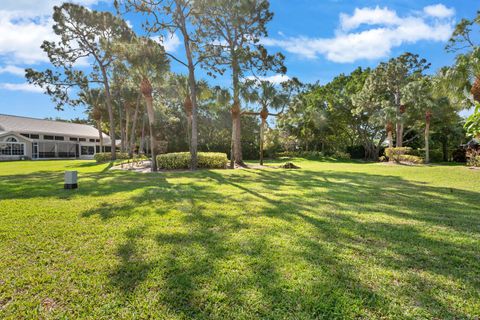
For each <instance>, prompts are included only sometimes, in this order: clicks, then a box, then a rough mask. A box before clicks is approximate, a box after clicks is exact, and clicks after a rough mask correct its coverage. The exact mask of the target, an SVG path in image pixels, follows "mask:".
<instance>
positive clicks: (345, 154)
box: [332, 151, 352, 160]
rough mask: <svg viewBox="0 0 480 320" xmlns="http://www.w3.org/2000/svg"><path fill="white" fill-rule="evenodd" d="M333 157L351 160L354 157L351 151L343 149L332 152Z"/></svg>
mask: <svg viewBox="0 0 480 320" xmlns="http://www.w3.org/2000/svg"><path fill="white" fill-rule="evenodd" d="M332 157H334V158H335V159H338V160H350V159H351V158H352V157H351V156H350V153H348V152H342V151H335V152H334V153H333V154H332Z"/></svg>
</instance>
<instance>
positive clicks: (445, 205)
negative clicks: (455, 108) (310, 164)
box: [83, 170, 480, 318]
mask: <svg viewBox="0 0 480 320" xmlns="http://www.w3.org/2000/svg"><path fill="white" fill-rule="evenodd" d="M175 177H176V178H179V179H180V180H181V179H182V178H187V177H189V178H191V175H189V174H188V173H177V174H175ZM195 177H196V179H198V180H199V181H202V182H203V183H201V184H195V183H193V184H192V185H190V184H188V183H187V184H183V185H182V184H177V183H174V184H166V182H162V183H160V185H159V186H158V188H160V189H158V190H156V191H153V192H152V191H151V190H150V191H148V190H144V191H143V192H142V193H141V194H138V195H136V196H134V197H132V198H129V199H128V201H129V203H119V204H116V205H115V206H112V207H108V206H106V207H105V208H103V209H101V208H99V209H98V210H90V211H86V212H85V213H84V214H83V216H84V217H85V218H90V217H92V216H94V215H97V214H98V215H100V216H101V217H102V219H104V220H108V219H111V218H114V217H117V218H118V217H120V218H121V217H122V216H123V214H126V215H136V214H138V213H139V212H136V211H135V208H134V207H135V206H137V207H138V208H141V209H140V211H142V212H152V211H149V210H151V209H150V208H155V210H159V211H153V213H156V214H162V215H164V214H166V213H172V212H173V213H176V214H178V217H177V219H178V220H179V221H177V225H178V226H177V227H175V228H169V227H166V226H158V225H149V226H148V227H144V226H143V224H142V225H141V226H140V227H139V226H133V227H132V228H131V229H130V230H129V231H127V232H126V233H125V242H124V243H123V244H121V245H120V246H119V248H118V256H119V265H118V268H116V269H115V270H113V271H112V273H111V283H112V285H113V286H114V287H116V288H118V289H119V293H120V294H121V295H125V297H128V299H130V298H131V296H140V297H141V296H142V295H146V294H147V293H148V292H150V291H152V290H153V291H156V290H157V291H158V294H157V295H156V296H155V298H154V299H153V300H152V301H150V303H152V304H153V306H157V307H158V310H163V309H165V308H167V309H168V310H169V312H171V313H173V314H175V315H177V316H179V317H187V318H255V317H257V318H260V317H269V318H291V317H297V318H321V317H326V318H354V317H371V318H375V317H401V316H402V312H404V311H405V309H404V308H408V309H410V310H415V312H418V313H413V316H412V317H415V314H416V315H423V316H426V317H439V318H455V317H460V318H468V317H469V316H473V314H468V313H467V311H466V310H467V309H462V306H461V301H467V303H468V304H469V305H470V310H471V308H472V303H474V302H472V301H475V299H476V297H479V295H480V283H479V279H480V271H479V269H478V261H479V256H478V245H479V242H480V241H479V233H480V214H479V212H478V210H477V208H476V207H474V206H472V205H471V204H472V203H475V201H476V199H478V196H479V193H477V192H471V191H465V190H458V189H451V188H442V187H433V186H429V185H427V184H423V183H417V182H410V181H406V180H404V179H402V178H399V177H394V176H382V175H371V174H365V173H351V172H329V171H327V172H313V171H303V170H302V171H295V172H293V171H286V172H285V171H282V172H277V171H261V172H254V173H251V172H241V173H233V174H230V175H229V176H225V175H224V174H221V173H219V172H216V171H205V172H201V173H200V174H197V175H196V176H195ZM205 181H210V183H205ZM131 183H132V184H133V185H130V188H139V189H142V188H145V185H144V183H146V184H148V181H147V182H142V181H137V182H131ZM238 193H241V194H243V196H242V197H238ZM185 203H187V204H188V205H185ZM251 203H255V206H256V209H257V210H256V211H254V212H252V211H248V212H247V211H244V210H243V208H246V207H248V206H249V205H250V204H251ZM210 205H214V207H215V208H216V207H218V206H220V207H221V208H222V210H221V211H212V210H211V209H209V208H208V207H207V206H210ZM158 206H161V207H162V208H161V209H158V208H157V207H158ZM438 234H440V236H439V235H438ZM443 234H445V235H447V236H446V237H444V238H442V236H443ZM147 239H148V241H154V242H155V243H156V246H155V249H151V250H153V252H150V253H148V252H147V253H145V250H144V248H143V247H142V245H141V243H142V241H145V240H147ZM366 270H371V271H370V272H373V273H375V272H378V270H382V274H378V275H375V276H370V278H372V279H376V280H372V279H370V280H368V279H369V276H368V275H366V274H365V271H366ZM396 277H398V279H397V278H396ZM442 279H445V281H444V282H442ZM372 281H373V282H372ZM376 281H378V283H376ZM452 283H455V286H453V287H450V286H451V284H452ZM456 286H461V287H462V288H463V289H458V287H456ZM439 292H447V295H450V296H453V297H455V298H454V299H457V301H456V302H451V301H449V300H448V299H445V298H444V297H443V296H442V294H440V293H439ZM129 301H130V300H129ZM405 304H406V305H407V306H405ZM132 307H133V308H134V307H135V306H132ZM160 307H161V308H160ZM162 308H163V309H162ZM152 312H154V311H152ZM152 314H153V313H152Z"/></svg>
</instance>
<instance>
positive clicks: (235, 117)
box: [231, 56, 244, 166]
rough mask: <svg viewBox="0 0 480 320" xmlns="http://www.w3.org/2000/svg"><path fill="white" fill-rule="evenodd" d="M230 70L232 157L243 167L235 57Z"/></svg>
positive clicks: (237, 66) (238, 78) (238, 83)
mask: <svg viewBox="0 0 480 320" xmlns="http://www.w3.org/2000/svg"><path fill="white" fill-rule="evenodd" d="M232 70H233V72H232V82H233V106H232V109H231V114H232V130H233V134H232V138H233V157H234V162H235V163H236V164H238V165H240V166H243V165H244V163H243V154H242V128H241V108H240V67H239V65H238V61H237V58H236V57H235V56H234V57H233V62H232Z"/></svg>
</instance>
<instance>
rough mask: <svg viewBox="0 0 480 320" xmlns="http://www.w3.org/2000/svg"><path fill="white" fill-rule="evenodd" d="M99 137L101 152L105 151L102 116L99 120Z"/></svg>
mask: <svg viewBox="0 0 480 320" xmlns="http://www.w3.org/2000/svg"><path fill="white" fill-rule="evenodd" d="M97 129H98V137H99V139H100V153H102V152H103V132H102V118H100V119H98V120H97Z"/></svg>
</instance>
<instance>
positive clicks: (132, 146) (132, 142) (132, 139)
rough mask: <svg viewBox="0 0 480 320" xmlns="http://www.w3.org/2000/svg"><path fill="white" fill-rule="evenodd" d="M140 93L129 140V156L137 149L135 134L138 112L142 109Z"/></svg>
mask: <svg viewBox="0 0 480 320" xmlns="http://www.w3.org/2000/svg"><path fill="white" fill-rule="evenodd" d="M140 99H141V96H140V94H139V95H138V97H137V104H136V105H135V113H134V114H133V121H132V129H131V132H130V141H129V142H128V145H129V147H128V152H129V156H130V157H132V156H133V153H134V151H135V136H136V131H137V121H138V112H139V110H140Z"/></svg>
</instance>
